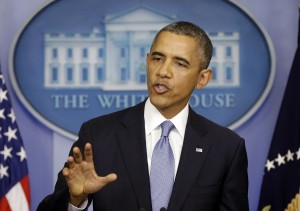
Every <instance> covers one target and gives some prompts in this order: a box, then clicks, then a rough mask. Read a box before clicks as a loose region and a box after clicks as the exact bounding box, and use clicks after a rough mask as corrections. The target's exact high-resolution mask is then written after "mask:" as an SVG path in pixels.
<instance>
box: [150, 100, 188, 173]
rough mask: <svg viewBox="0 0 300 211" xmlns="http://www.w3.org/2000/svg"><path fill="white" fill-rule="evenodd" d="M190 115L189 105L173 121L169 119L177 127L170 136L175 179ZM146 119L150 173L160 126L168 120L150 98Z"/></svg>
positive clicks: (159, 134)
mask: <svg viewBox="0 0 300 211" xmlns="http://www.w3.org/2000/svg"><path fill="white" fill-rule="evenodd" d="M188 114H189V107H188V104H187V105H186V106H185V107H184V109H183V110H182V111H181V112H180V113H178V114H177V115H176V116H175V117H173V118H172V119H169V120H170V121H171V122H172V123H173V125H174V126H175V128H174V129H173V130H171V132H170V134H169V141H170V145H171V148H172V151H173V154H174V160H175V172H174V177H176V173H177V169H178V164H179V159H180V155H181V150H182V145H183V139H184V134H185V127H186V123H187V118H188ZM144 118H145V133H146V147H147V159H148V169H149V173H150V169H151V168H150V167H151V158H152V152H153V149H154V147H155V145H156V143H157V142H158V140H159V139H160V136H161V127H160V124H161V123H163V122H164V121H165V120H167V119H166V118H165V117H164V116H163V115H162V114H161V113H160V112H159V111H158V110H157V109H156V108H155V106H154V105H152V103H151V102H150V99H149V98H148V100H147V101H146V104H145V112H144ZM174 179H175V178H174Z"/></svg>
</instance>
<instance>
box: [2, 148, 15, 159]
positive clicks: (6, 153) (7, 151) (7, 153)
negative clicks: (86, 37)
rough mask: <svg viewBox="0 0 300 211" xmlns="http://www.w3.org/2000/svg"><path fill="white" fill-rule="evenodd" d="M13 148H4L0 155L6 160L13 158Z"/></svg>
mask: <svg viewBox="0 0 300 211" xmlns="http://www.w3.org/2000/svg"><path fill="white" fill-rule="evenodd" d="M11 151H12V147H10V148H7V146H6V145H5V146H4V149H3V150H2V151H0V154H2V155H4V160H6V159H7V158H8V157H10V158H12V155H11Z"/></svg>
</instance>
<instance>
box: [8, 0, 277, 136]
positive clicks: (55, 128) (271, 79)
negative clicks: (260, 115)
mask: <svg viewBox="0 0 300 211" xmlns="http://www.w3.org/2000/svg"><path fill="white" fill-rule="evenodd" d="M54 1H55V0H49V1H47V2H45V3H44V4H43V5H42V6H41V7H40V8H39V9H37V10H36V11H35V12H33V13H32V15H31V16H30V17H29V18H28V19H27V20H26V21H25V22H24V24H23V26H22V27H21V28H20V30H19V31H18V32H17V33H16V36H15V37H14V39H13V42H12V46H11V48H10V52H9V76H10V80H11V83H12V86H13V88H14V90H15V92H16V94H17V96H18V98H19V99H20V101H21V102H22V103H23V104H24V105H25V107H26V108H27V109H28V110H29V112H30V113H32V114H33V116H34V117H36V118H37V119H38V120H39V121H40V122H41V123H43V124H44V125H45V126H46V127H48V128H50V129H52V130H53V131H55V132H58V133H59V134H61V135H63V136H65V137H67V138H69V139H71V140H76V139H77V138H78V136H77V135H74V134H73V133H70V132H68V131H66V130H64V129H62V128H60V127H58V126H57V125H55V124H53V123H52V122H50V121H49V120H48V119H46V118H45V117H44V116H42V115H41V114H40V113H38V112H37V111H36V110H35V109H34V108H33V107H32V106H31V104H30V103H28V101H27V100H26V98H25V97H24V96H23V94H22V91H21V90H20V87H19V86H18V84H17V81H16V77H15V71H14V64H13V58H14V49H15V47H16V44H17V41H18V39H19V37H20V36H21V34H22V32H23V30H24V29H25V28H26V26H27V25H28V24H29V22H30V21H31V19H32V18H34V17H35V16H36V14H38V13H39V12H40V11H41V10H42V9H43V8H45V7H46V6H48V5H49V4H51V3H52V2H54ZM228 1H229V2H231V3H233V4H235V5H236V6H238V7H239V8H240V9H241V10H243V11H244V12H245V13H246V14H247V15H248V16H249V17H250V18H251V19H252V20H253V21H254V22H255V23H256V25H257V26H258V28H259V29H260V31H261V32H262V33H263V35H264V37H265V39H266V41H267V44H268V47H269V51H270V56H271V58H270V59H271V72H270V76H269V79H268V82H267V85H266V87H265V89H264V91H263V93H262V95H261V96H260V98H259V99H258V101H256V103H255V105H254V106H252V107H251V109H250V110H249V111H248V112H247V113H246V114H245V115H243V116H242V117H241V118H240V119H238V120H237V121H235V122H234V123H233V124H231V125H229V126H228V127H229V128H230V129H232V130H234V129H236V128H238V127H239V126H240V125H242V124H243V123H245V122H246V121H247V120H248V119H249V118H250V117H251V116H252V115H253V114H254V113H255V112H256V111H257V110H258V108H259V107H260V106H261V105H262V104H263V102H264V101H265V99H266V97H267V96H268V94H269V93H270V91H271V88H272V86H273V82H274V78H275V51H274V46H273V44H272V41H271V38H270V36H269V34H268V33H267V31H266V30H265V29H264V27H263V26H262V24H260V23H259V22H258V21H257V20H256V19H255V17H254V15H252V14H251V13H250V11H249V10H248V9H246V8H245V7H243V6H242V5H240V4H239V3H238V2H237V1H236V0H228Z"/></svg>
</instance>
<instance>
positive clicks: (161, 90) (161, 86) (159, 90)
mask: <svg viewBox="0 0 300 211" xmlns="http://www.w3.org/2000/svg"><path fill="white" fill-rule="evenodd" d="M153 88H154V90H155V91H156V92H157V93H159V94H163V93H165V92H167V91H168V90H169V87H168V86H166V85H164V84H160V83H157V84H154V85H153Z"/></svg>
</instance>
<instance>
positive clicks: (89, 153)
mask: <svg viewBox="0 0 300 211" xmlns="http://www.w3.org/2000/svg"><path fill="white" fill-rule="evenodd" d="M84 155H85V160H86V162H93V150H92V145H91V144H90V143H87V144H86V145H85V147H84Z"/></svg>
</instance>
